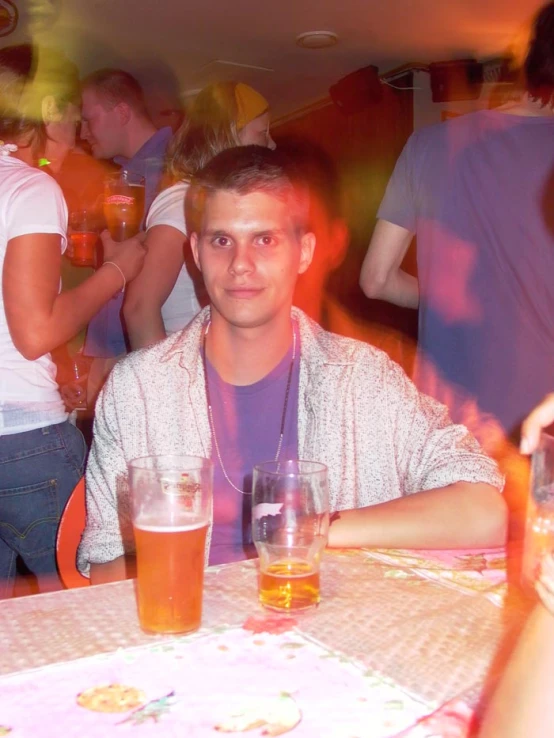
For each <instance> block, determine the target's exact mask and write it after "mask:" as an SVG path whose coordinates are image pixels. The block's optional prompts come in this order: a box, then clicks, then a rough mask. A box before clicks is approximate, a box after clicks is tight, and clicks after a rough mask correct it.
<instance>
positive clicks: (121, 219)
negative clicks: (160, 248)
mask: <svg viewBox="0 0 554 738" xmlns="http://www.w3.org/2000/svg"><path fill="white" fill-rule="evenodd" d="M104 216H105V218H106V223H107V225H108V230H109V231H110V234H111V237H112V238H113V240H114V241H125V240H127V239H128V238H131V236H136V234H137V233H138V232H139V231H140V228H141V225H142V219H143V218H144V177H140V176H138V175H136V174H133V173H132V172H128V171H126V170H122V171H121V172H116V173H115V174H110V175H108V176H107V177H106V179H105V181H104Z"/></svg>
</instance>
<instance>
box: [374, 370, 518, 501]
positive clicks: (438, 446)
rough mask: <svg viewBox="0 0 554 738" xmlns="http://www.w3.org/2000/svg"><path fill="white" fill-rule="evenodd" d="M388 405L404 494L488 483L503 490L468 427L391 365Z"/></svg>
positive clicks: (387, 382) (492, 464)
mask: <svg viewBox="0 0 554 738" xmlns="http://www.w3.org/2000/svg"><path fill="white" fill-rule="evenodd" d="M385 373H386V378H385V386H386V402H387V412H388V415H389V422H390V428H391V432H392V434H393V446H394V449H395V454H396V464H397V470H398V473H399V476H400V479H401V487H402V494H413V493H414V492H420V491H423V490H428V489H436V488H438V487H446V486H448V485H449V484H454V483H456V482H484V483H486V484H490V485H492V486H493V487H496V488H497V489H499V490H502V488H503V486H504V478H503V476H502V475H501V474H500V471H499V469H498V466H497V464H496V462H495V461H493V459H491V458H490V457H489V456H487V455H486V454H485V453H484V451H483V450H482V449H481V447H480V445H479V443H478V442H477V440H476V439H475V438H474V437H473V436H472V435H471V433H470V432H469V431H468V429H467V428H466V427H465V426H464V425H455V424H453V423H452V421H451V420H450V417H449V415H448V410H447V408H446V407H445V406H444V405H442V404H441V403H439V402H437V401H436V400H434V399H432V398H431V397H429V396H427V395H424V394H422V393H420V392H419V391H418V390H417V388H416V387H415V385H414V384H413V383H412V382H411V381H410V380H409V379H408V377H407V376H406V374H405V373H404V371H403V370H402V369H401V368H400V367H399V366H397V365H396V364H394V363H393V362H392V361H388V362H387V367H386V368H385Z"/></svg>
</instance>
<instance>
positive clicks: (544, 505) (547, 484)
mask: <svg viewBox="0 0 554 738" xmlns="http://www.w3.org/2000/svg"><path fill="white" fill-rule="evenodd" d="M552 551H554V436H551V435H549V434H548V433H542V434H541V439H540V443H539V446H538V448H537V450H536V451H535V453H534V454H533V458H532V461H531V494H530V495H529V502H528V509H527V525H526V528H525V544H524V549H523V563H522V584H523V586H524V587H525V588H526V589H528V588H531V587H534V585H535V582H536V580H537V577H538V575H539V573H540V567H541V564H542V560H543V558H544V557H545V556H546V554H549V553H552Z"/></svg>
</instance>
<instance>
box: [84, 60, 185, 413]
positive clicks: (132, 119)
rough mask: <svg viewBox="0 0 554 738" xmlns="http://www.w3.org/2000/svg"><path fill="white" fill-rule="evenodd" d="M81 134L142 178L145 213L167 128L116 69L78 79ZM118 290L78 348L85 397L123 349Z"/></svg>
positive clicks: (100, 155) (97, 153)
mask: <svg viewBox="0 0 554 738" xmlns="http://www.w3.org/2000/svg"><path fill="white" fill-rule="evenodd" d="M82 93H83V107H82V122H81V137H82V138H83V139H85V140H86V141H87V142H88V143H89V145H90V147H91V150H92V153H93V155H94V157H95V158H96V159H112V160H113V161H114V162H115V163H116V164H118V165H119V166H121V168H122V169H126V170H127V171H129V172H130V173H132V174H135V175H139V176H141V177H144V180H145V185H146V193H145V209H144V220H146V213H147V212H148V209H149V207H150V205H151V203H152V201H153V199H154V198H155V196H156V194H157V192H158V190H159V185H160V180H161V176H162V170H163V162H164V157H165V152H166V149H167V146H168V144H169V141H170V138H171V135H172V131H171V128H169V127H166V128H161V129H159V130H157V129H156V128H155V126H154V124H153V123H152V121H151V120H150V118H149V117H148V113H147V111H146V105H145V101H144V95H143V91H142V88H141V86H140V85H139V83H138V82H137V80H136V79H135V78H134V77H133V76H132V75H130V74H129V73H128V72H125V71H123V70H121V69H110V68H107V69H100V70H98V71H97V72H93V73H92V74H91V75H89V76H88V77H86V78H85V79H84V80H83V83H82ZM122 303H123V295H122V294H120V295H118V296H117V297H116V298H114V299H113V300H110V301H109V303H108V304H107V305H106V306H105V307H104V308H103V309H102V310H101V311H100V312H99V313H98V314H97V315H96V316H95V317H94V318H93V320H92V321H91V322H90V324H89V328H88V332H87V338H86V342H85V349H84V352H85V354H87V355H88V356H93V357H95V358H96V359H99V360H101V361H97V362H95V366H94V367H93V369H92V370H91V375H90V378H89V400H91V399H92V397H91V395H93V396H94V395H95V394H96V393H97V391H98V389H99V388H100V384H101V382H102V378H103V377H104V376H105V375H106V374H107V373H108V372H109V370H110V369H111V367H112V366H113V363H114V360H115V359H116V358H117V357H118V356H120V355H121V354H124V353H126V351H127V346H126V341H125V333H124V328H123V326H122V323H121V317H120V313H121V307H122Z"/></svg>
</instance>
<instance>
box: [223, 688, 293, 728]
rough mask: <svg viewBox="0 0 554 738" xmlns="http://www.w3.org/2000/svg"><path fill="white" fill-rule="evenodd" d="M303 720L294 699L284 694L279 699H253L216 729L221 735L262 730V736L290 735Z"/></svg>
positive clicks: (235, 710)
mask: <svg viewBox="0 0 554 738" xmlns="http://www.w3.org/2000/svg"><path fill="white" fill-rule="evenodd" d="M301 720H302V713H301V712H300V709H299V707H298V705H297V704H296V702H295V701H294V699H293V698H292V697H291V696H290V694H287V693H286V692H282V693H281V694H280V695H279V696H278V697H252V698H251V699H249V700H246V701H245V702H244V703H243V704H242V705H239V706H237V707H236V708H233V711H232V712H231V713H230V714H229V715H228V716H227V717H226V718H224V719H223V720H221V721H220V722H219V723H217V724H216V725H215V726H214V727H215V729H216V730H217V731H219V732H220V733H244V732H246V731H248V730H255V729H256V728H262V732H261V735H264V736H266V735H267V736H277V735H283V734H284V733H288V732H289V731H291V730H292V729H293V728H295V727H296V726H297V725H298V723H299V722H300V721H301Z"/></svg>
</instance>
